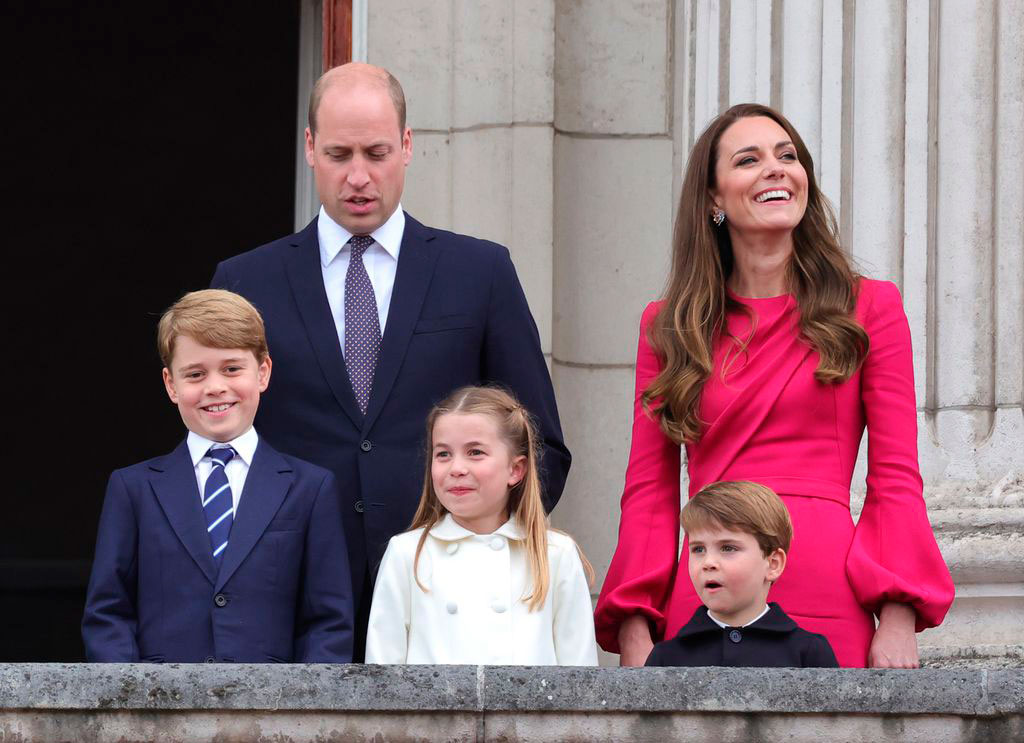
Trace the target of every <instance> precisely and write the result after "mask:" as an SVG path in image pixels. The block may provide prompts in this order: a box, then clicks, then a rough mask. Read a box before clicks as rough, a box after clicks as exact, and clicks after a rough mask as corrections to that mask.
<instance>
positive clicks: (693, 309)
mask: <svg viewBox="0 0 1024 743" xmlns="http://www.w3.org/2000/svg"><path fill="white" fill-rule="evenodd" d="M750 116H767V117H768V118H770V119H772V120H774V121H775V122H776V123H778V125H779V126H781V127H782V128H783V129H785V130H786V133H787V134H788V135H789V138H790V140H792V142H793V145H794V147H795V148H796V152H797V158H798V159H799V160H800V164H801V165H803V167H804V170H805V171H807V210H806V211H805V212H804V216H803V218H802V219H801V220H800V223H799V224H798V225H797V226H796V228H795V229H794V230H793V255H792V257H791V259H790V261H789V286H790V291H792V292H793V294H794V295H795V297H796V301H797V306H798V307H799V309H800V334H801V336H802V337H803V338H804V339H806V340H807V342H808V343H810V345H811V346H812V347H813V348H814V350H815V351H817V352H818V356H819V360H818V367H817V369H816V370H815V372H814V376H815V378H816V379H817V380H818V381H819V382H822V383H835V382H844V381H846V380H847V379H849V378H850V377H851V376H852V375H853V374H854V372H856V371H857V368H858V367H859V366H860V364H861V362H862V361H863V360H864V356H865V355H866V354H867V351H868V336H867V333H866V332H864V328H863V327H861V325H860V323H859V322H857V320H856V318H855V317H854V314H853V313H854V310H855V308H856V304H857V281H858V278H859V277H858V276H857V274H856V273H854V271H853V269H852V268H851V266H850V262H849V260H848V259H847V257H846V254H845V253H843V250H842V248H841V247H840V244H839V230H838V226H837V224H836V218H835V214H834V213H833V211H832V208H831V206H830V205H829V203H828V201H827V200H826V199H825V197H824V195H823V194H822V193H821V191H820V190H819V189H818V184H817V182H816V181H815V179H814V162H813V160H812V159H811V154H810V152H808V151H807V147H806V145H804V142H803V140H802V139H801V138H800V135H799V134H798V133H797V131H796V129H794V128H793V125H792V124H790V123H789V121H788V120H787V119H786V118H785V117H784V116H783V115H782V114H780V113H778V112H777V111H775V110H774V109H771V108H769V107H768V106H762V105H759V104H756V103H741V104H739V105H736V106H733V107H732V108H730V109H729V110H727V111H725V112H724V113H722V114H721V115H720V116H718V118H716V119H715V120H714V121H712V122H711V123H710V124H709V125H708V127H707V129H705V130H704V132H703V134H701V136H700V138H699V139H698V140H697V143H696V144H695V145H694V146H693V151H692V152H691V153H690V159H689V161H688V163H687V166H686V173H685V175H684V178H683V189H682V193H681V195H680V198H679V210H678V212H677V214H676V224H675V231H674V234H673V237H672V272H671V275H670V277H669V283H668V289H667V290H666V292H665V304H664V306H663V307H662V308H661V310H660V311H659V312H658V314H657V317H655V319H654V322H653V323H651V325H650V327H649V329H648V331H647V337H648V341H649V342H650V344H651V346H652V347H653V349H654V352H655V354H656V355H657V356H658V358H659V359H660V360H661V361H662V363H663V366H662V368H661V371H660V372H659V373H658V375H657V376H656V377H655V378H654V379H653V380H652V381H651V383H650V385H648V387H647V389H645V390H644V391H643V393H642V396H641V401H642V404H643V407H644V409H645V410H646V411H648V413H652V414H654V415H655V416H656V417H657V419H658V422H659V425H660V426H661V430H662V431H663V432H664V433H665V435H666V436H668V437H669V438H670V439H672V440H673V441H675V442H676V443H678V444H683V443H686V442H696V441H698V440H699V439H700V436H701V433H702V427H703V422H702V421H701V420H700V417H699V415H698V405H699V403H700V395H701V391H702V389H703V388H704V383H705V382H706V381H707V379H708V377H709V376H710V375H711V371H712V368H713V365H714V359H713V357H712V348H713V343H714V340H715V337H716V336H717V335H718V334H719V333H722V332H725V315H726V311H727V310H729V309H735V310H746V308H745V307H743V306H742V305H740V303H738V302H736V301H735V300H733V299H732V298H731V297H729V295H728V294H727V293H726V291H725V282H726V280H727V279H728V278H729V274H730V273H731V272H732V269H733V254H732V243H731V241H730V239H729V231H728V229H727V228H726V227H721V228H719V227H715V226H714V225H713V224H712V222H711V209H712V206H713V202H712V200H711V193H710V192H711V190H712V189H714V188H715V186H716V182H715V165H716V164H717V161H718V141H719V139H721V137H722V134H723V133H724V132H725V130H726V129H728V128H729V127H730V126H732V124H734V123H735V122H736V121H737V120H739V119H743V118H747V117H750ZM746 311H748V312H749V310H746ZM733 340H734V341H735V342H736V343H737V345H738V346H739V347H740V348H742V347H743V346H744V345H745V341H742V340H740V339H738V338H733Z"/></svg>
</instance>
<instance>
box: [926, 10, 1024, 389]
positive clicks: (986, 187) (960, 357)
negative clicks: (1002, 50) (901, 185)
mask: <svg viewBox="0 0 1024 743" xmlns="http://www.w3.org/2000/svg"><path fill="white" fill-rule="evenodd" d="M941 10H942V12H941V13H940V14H939V31H938V35H939V40H938V44H939V49H940V50H941V53H940V54H939V61H938V92H937V95H938V102H937V109H938V112H937V113H938V146H937V175H936V178H937V180H936V209H935V213H936V222H935V234H936V241H937V244H936V248H937V252H938V256H937V258H938V260H937V261H936V265H935V278H936V285H935V291H936V292H937V294H938V302H937V307H936V309H937V317H936V329H937V342H938V348H937V353H936V354H935V356H936V362H935V370H936V376H935V385H936V400H935V404H936V406H937V407H940V408H944V407H950V406H962V405H979V406H990V405H992V404H993V402H994V389H993V376H994V375H993V373H992V370H993V363H994V358H993V347H994V336H993V332H994V330H995V328H994V327H993V326H994V323H993V278H994V277H993V270H992V261H993V241H994V234H993V214H992V186H993V182H994V181H993V168H994V163H995V161H996V160H997V159H999V158H998V157H997V156H996V153H995V152H994V151H993V145H994V138H993V136H992V132H993V129H994V127H995V124H996V121H995V116H994V112H995V106H994V105H993V94H994V93H995V84H994V68H993V54H992V49H993V46H994V44H995V33H994V23H995V20H994V14H992V13H987V12H983V13H979V12H978V9H977V8H976V7H975V6H974V4H972V3H958V2H944V3H942V8H941ZM1019 249H1020V248H1019V246H1018V250H1019Z"/></svg>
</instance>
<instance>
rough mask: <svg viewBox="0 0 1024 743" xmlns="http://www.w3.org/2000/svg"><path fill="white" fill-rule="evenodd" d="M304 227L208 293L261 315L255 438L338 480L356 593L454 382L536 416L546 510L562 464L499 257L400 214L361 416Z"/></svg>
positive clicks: (227, 274)
mask: <svg viewBox="0 0 1024 743" xmlns="http://www.w3.org/2000/svg"><path fill="white" fill-rule="evenodd" d="M316 224H317V221H316V219H314V220H313V221H312V222H311V223H310V224H309V225H308V226H307V227H306V228H305V229H303V230H302V231H301V232H299V233H297V234H295V235H291V236H289V237H286V238H283V239H281V240H277V241H275V242H272V243H269V244H267V245H264V246H262V247H259V248H256V249H255V250H252V251H249V252H248V253H243V254H242V255H238V256H235V257H234V258H231V259H229V260H227V261H224V262H223V263H221V264H220V265H219V266H218V267H217V271H216V273H215V274H214V277H213V282H212V285H213V286H214V287H217V288H223V289H230V290H232V291H235V292H238V293H239V294H242V295H243V296H245V297H246V298H248V299H249V300H250V301H251V302H252V303H253V304H254V305H256V307H257V308H258V309H259V310H260V312H261V313H263V318H264V321H265V323H266V328H267V340H268V343H269V345H270V355H271V357H272V358H273V360H274V372H273V379H272V380H271V383H270V388H269V389H268V390H267V392H266V393H265V394H264V395H263V397H262V398H261V400H260V409H259V412H258V413H257V417H256V425H257V428H258V429H259V431H260V434H261V435H265V436H266V437H267V438H268V439H269V440H270V442H271V443H272V444H273V445H274V446H276V447H278V448H279V449H281V450H282V451H286V452H288V453H290V454H294V455H295V456H298V457H302V458H303V459H307V460H309V461H311V462H315V463H316V464H319V465H320V466H322V467H326V468H327V469H329V470H331V471H332V472H333V473H334V474H335V476H336V477H337V479H338V482H339V484H340V486H341V489H342V502H343V504H344V514H345V529H346V538H347V540H348V549H349V563H350V567H351V569H352V575H353V583H354V585H356V586H359V585H361V582H362V580H363V575H364V571H366V569H367V568H369V569H370V571H371V572H373V573H375V572H376V569H377V566H378V565H379V563H380V558H381V557H382V555H383V553H384V548H385V547H386V546H387V542H388V539H390V538H391V537H392V536H394V535H395V534H397V533H398V532H401V531H404V530H405V529H407V528H408V527H409V524H410V522H411V521H412V516H413V513H414V512H415V509H416V505H417V503H418V502H419V498H420V493H421V490H422V488H423V478H424V472H425V460H424V453H423V448H424V445H425V442H424V438H425V436H424V433H425V423H426V417H427V413H428V412H429V411H430V408H431V407H432V406H433V405H434V404H435V403H437V402H439V401H440V400H441V399H443V398H444V397H445V396H446V395H448V394H449V393H450V392H452V391H454V390H455V389H456V388H458V387H461V386H463V385H469V384H481V383H486V382H496V383H500V384H502V385H504V386H505V387H507V388H509V389H510V390H511V391H512V392H514V393H515V394H516V396H517V397H518V398H519V399H520V401H521V402H522V403H523V405H525V406H526V408H527V409H528V410H529V411H530V412H531V413H533V415H534V416H536V418H537V420H538V424H539V428H540V432H541V436H542V438H543V440H544V451H543V457H542V460H543V477H542V482H543V483H544V486H545V494H546V495H545V499H546V505H547V507H548V509H549V510H550V509H551V508H552V507H553V506H554V505H555V502H556V501H557V500H558V498H559V496H560V495H561V493H562V488H563V486H564V485H565V478H566V475H567V474H568V471H569V462H570V456H569V451H568V449H566V447H565V444H564V443H563V442H562V431H561V427H560V425H559V421H558V411H557V409H556V407H555V396H554V391H553V389H552V387H551V377H550V374H549V373H548V368H547V364H546V363H545V361H544V356H543V353H542V352H541V347H540V337H539V335H538V333H537V326H536V324H535V323H534V320H533V316H532V315H531V314H530V308H529V307H528V306H527V303H526V297H525V296H524V294H523V290H522V287H521V286H520V284H519V279H518V278H517V277H516V272H515V268H514V266H513V265H512V260H511V258H510V257H509V253H508V250H507V249H506V248H504V247H502V246H500V245H497V244H495V243H492V242H487V241H485V240H477V239H475V238H471V237H466V236H464V235H457V234H454V233H451V232H446V231H444V230H437V229H432V228H429V227H424V226H423V225H422V224H420V223H419V222H417V221H416V220H415V219H413V218H412V217H410V216H409V215H408V214H407V215H406V221H405V233H404V235H403V238H402V248H401V251H400V253H399V259H398V271H397V274H396V276H395V285H394V290H393V292H392V298H391V305H390V307H389V309H388V320H387V325H386V326H385V328H384V335H383V338H382V340H381V348H380V355H379V357H378V361H377V370H376V374H375V376H374V382H373V390H372V393H371V396H370V402H369V407H368V409H367V413H366V415H365V416H363V415H362V414H361V413H360V411H359V407H358V405H357V404H356V400H355V395H354V394H353V392H352V385H351V382H350V381H349V378H348V372H347V371H346V369H345V359H344V357H343V353H342V348H341V344H340V342H339V340H338V333H337V329H336V328H335V326H334V320H333V318H332V317H331V310H330V306H329V304H328V302H327V293H326V291H325V290H324V282H323V272H322V269H321V264H320V248H319V243H318V240H317V226H316Z"/></svg>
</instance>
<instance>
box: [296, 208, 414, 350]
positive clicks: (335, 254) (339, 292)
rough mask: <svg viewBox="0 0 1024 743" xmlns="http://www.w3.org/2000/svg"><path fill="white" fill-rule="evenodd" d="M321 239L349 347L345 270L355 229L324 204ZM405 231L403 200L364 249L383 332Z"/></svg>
mask: <svg viewBox="0 0 1024 743" xmlns="http://www.w3.org/2000/svg"><path fill="white" fill-rule="evenodd" d="M316 233H317V240H319V242H320V268H321V270H322V271H323V276H324V289H326V290H327V303H328V304H330V305H331V315H332V316H333V317H334V327H335V328H337V330H338V342H339V343H340V344H341V349H342V352H344V350H345V274H347V273H348V263H349V260H350V259H351V258H352V248H351V246H349V244H348V241H349V239H351V237H352V233H351V232H349V231H348V230H346V229H345V228H344V227H342V226H341V225H340V224H338V223H337V222H335V221H334V220H333V219H331V218H330V217H329V216H328V215H327V211H326V210H325V209H324V208H323V207H322V206H321V207H320V216H319V217H318V218H317V220H316ZM404 233H405V212H403V211H402V205H401V204H399V205H398V207H397V208H396V209H395V211H394V213H393V214H392V215H391V216H390V217H389V218H388V221H387V222H385V223H384V224H382V225H381V226H380V227H378V228H377V229H375V230H374V231H373V232H371V233H370V237H372V238H373V240H374V243H373V245H371V246H370V247H368V248H367V249H366V252H365V253H363V266H364V267H365V268H366V273H367V275H368V276H369V277H370V284H371V285H372V286H373V295H374V298H375V299H376V300H377V317H378V318H380V334H381V337H383V336H384V326H385V325H387V322H388V308H389V307H390V306H391V292H392V290H393V289H394V288H395V273H396V272H397V271H398V253H399V251H400V250H401V248H402V235H403V234H404Z"/></svg>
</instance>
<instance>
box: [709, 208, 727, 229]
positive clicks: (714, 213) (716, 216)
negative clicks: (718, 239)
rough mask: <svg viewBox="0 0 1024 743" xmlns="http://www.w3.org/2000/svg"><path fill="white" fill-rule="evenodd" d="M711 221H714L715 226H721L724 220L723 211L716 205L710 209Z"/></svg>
mask: <svg viewBox="0 0 1024 743" xmlns="http://www.w3.org/2000/svg"><path fill="white" fill-rule="evenodd" d="M711 221H712V222H714V223H715V227H721V226H722V223H723V222H725V212H723V211H722V210H721V209H719V208H718V207H717V206H716V207H715V208H714V209H712V210H711Z"/></svg>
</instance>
